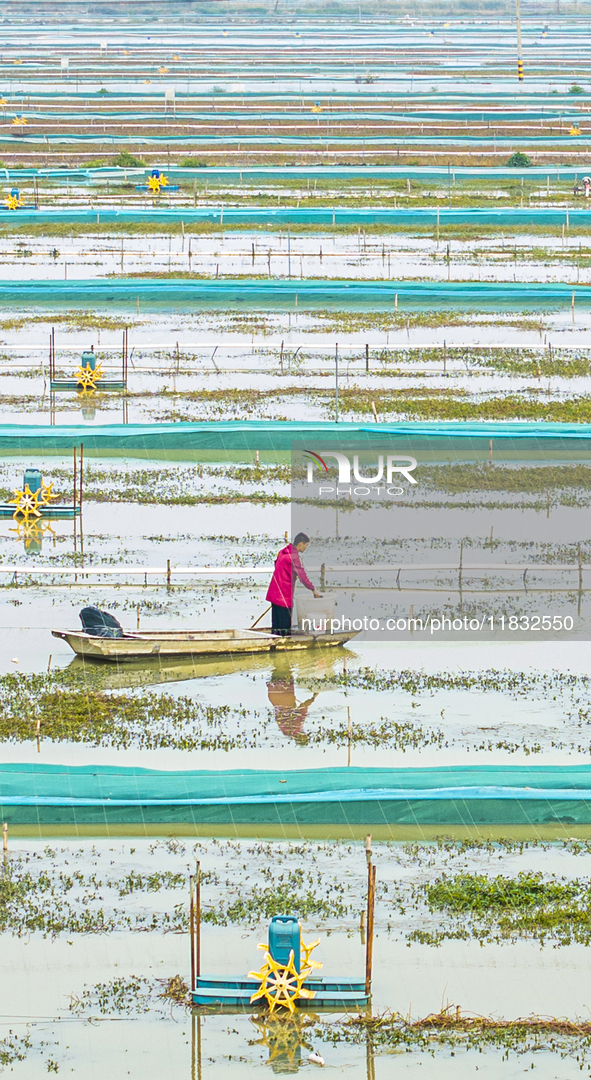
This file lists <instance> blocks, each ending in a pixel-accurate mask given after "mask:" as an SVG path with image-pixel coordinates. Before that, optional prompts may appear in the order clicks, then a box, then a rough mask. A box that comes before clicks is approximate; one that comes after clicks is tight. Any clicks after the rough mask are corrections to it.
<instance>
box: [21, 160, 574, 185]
mask: <svg viewBox="0 0 591 1080" xmlns="http://www.w3.org/2000/svg"><path fill="white" fill-rule="evenodd" d="M155 167H156V166H154V165H150V166H146V167H145V168H135V167H134V168H128V169H126V168H123V167H122V166H106V165H105V166H102V167H101V168H96V169H84V168H80V169H17V168H13V169H0V180H1V178H2V175H4V177H5V179H6V182H7V183H10V182H12V181H14V182H18V181H19V180H21V181H22V180H28V179H29V178H39V179H47V180H51V181H52V182H53V181H58V180H61V181H63V182H66V183H71V182H73V181H76V182H77V183H90V184H92V183H95V182H96V181H101V180H102V181H105V180H121V181H124V180H126V179H127V180H138V181H141V179H142V178H145V177H147V176H149V175H150V173H151V171H152V168H155ZM160 168H162V169H163V171H164V172H165V173H166V175H167V176H168V177H169V178H170V179H173V178H174V181H175V182H176V181H177V180H202V181H203V182H205V183H206V182H208V181H209V182H211V181H212V180H224V181H232V182H237V181H247V180H248V181H255V180H261V181H269V180H273V179H274V178H276V179H281V180H285V179H291V178H293V180H294V182H297V181H298V180H301V178H302V177H311V178H315V179H322V178H327V177H329V178H330V179H331V180H339V179H345V180H346V179H353V178H362V179H366V180H369V179H371V177H374V176H375V177H378V178H382V179H392V180H395V179H407V178H409V179H414V180H436V181H437V180H439V181H440V182H441V183H442V184H445V185H446V186H447V184H448V183H449V180H450V179H452V180H453V182H454V183H459V184H461V182H462V180H464V179H465V180H473V179H493V180H500V179H503V180H510V179H513V180H515V179H516V178H517V179H519V178H521V177H522V176H523V177H524V178H527V179H529V180H536V179H537V180H539V181H540V182H541V183H542V182H543V183H545V182H546V178H547V177H550V178H551V180H552V181H553V182H554V181H560V180H564V181H565V182H569V183H570V182H571V181H574V179H575V178H576V177H579V178H580V177H581V176H583V175H584V174H585V172H586V170H585V167H584V166H582V165H580V164H579V165H554V164H548V165H544V166H536V165H532V166H531V167H530V168H527V169H513V168H508V167H507V166H503V165H499V166H497V167H495V168H477V167H474V166H469V165H465V166H464V165H461V166H460V165H456V166H454V168H453V169H450V170H448V168H447V167H446V166H440V165H373V164H369V163H368V164H367V165H314V164H311V165H306V164H301V163H298V164H297V165H295V164H293V165H280V166H277V165H252V166H248V165H244V166H239V165H227V166H226V165H224V166H219V165H212V166H207V165H202V166H200V167H195V168H184V167H183V166H179V165H171V166H170V167H169V166H166V165H164V164H162V165H161V166H160ZM286 170H287V172H286Z"/></svg>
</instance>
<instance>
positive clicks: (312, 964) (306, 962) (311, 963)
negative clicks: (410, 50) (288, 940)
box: [300, 935, 322, 971]
mask: <svg viewBox="0 0 591 1080" xmlns="http://www.w3.org/2000/svg"><path fill="white" fill-rule="evenodd" d="M318 945H320V938H316V941H313V942H312V944H311V945H306V942H305V941H304V939H303V937H302V936H301V935H300V946H301V949H302V953H303V954H304V959H303V961H302V967H307V968H316V970H317V971H319V970H320V968H321V967H322V964H320V963H319V962H318V960H310V955H311V953H312V952H313V951H314V949H316V948H317V947H318Z"/></svg>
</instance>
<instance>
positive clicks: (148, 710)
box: [0, 670, 247, 750]
mask: <svg viewBox="0 0 591 1080" xmlns="http://www.w3.org/2000/svg"><path fill="white" fill-rule="evenodd" d="M246 716H247V711H246V710H245V709H231V708H230V707H229V706H226V705H222V706H217V707H213V706H206V705H202V704H200V703H199V702H195V701H193V700H192V699H191V698H187V697H184V698H183V697H181V698H175V697H172V696H170V695H168V694H157V693H150V692H148V693H146V692H142V691H141V690H140V691H131V692H128V693H116V692H114V691H104V690H102V689H101V688H100V672H96V673H95V672H90V671H85V672H84V676H83V678H80V676H78V675H76V674H72V673H70V672H68V671H67V670H66V671H55V672H51V673H50V674H46V675H27V674H22V673H21V674H13V673H12V672H11V673H10V674H8V675H4V676H2V677H0V741H5V742H30V741H34V740H35V739H37V738H40V739H50V740H52V741H55V742H64V741H67V742H73V743H78V742H81V743H86V744H88V745H90V746H116V747H118V748H125V747H129V746H139V747H143V748H144V749H158V748H162V747H174V748H176V749H183V750H195V749H200V750H204V749H210V750H213V749H223V750H229V749H230V748H232V747H237V746H243V745H244V743H245V740H244V739H243V737H242V736H241V734H240V733H239V721H240V720H241V719H243V718H245V717H246ZM231 720H234V721H235V722H238V730H237V731H236V733H235V734H233V735H231V734H228V733H227V732H226V730H225V729H226V725H227V724H228V722H229V721H231Z"/></svg>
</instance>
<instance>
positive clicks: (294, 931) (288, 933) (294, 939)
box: [269, 915, 301, 972]
mask: <svg viewBox="0 0 591 1080" xmlns="http://www.w3.org/2000/svg"><path fill="white" fill-rule="evenodd" d="M300 933H301V931H300V924H299V922H298V920H297V919H296V917H295V915H274V916H273V918H272V919H271V922H270V925H269V952H270V953H271V956H272V957H273V959H274V960H276V961H277V963H278V964H285V965H286V964H289V954H290V953H291V952H292V951H293V956H294V966H295V969H296V971H298V972H299V970H300Z"/></svg>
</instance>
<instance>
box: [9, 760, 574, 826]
mask: <svg viewBox="0 0 591 1080" xmlns="http://www.w3.org/2000/svg"><path fill="white" fill-rule="evenodd" d="M0 813H1V814H2V820H3V821H6V822H8V823H9V824H21V825H22V824H30V825H36V824H37V825H44V824H54V825H58V824H84V823H87V824H109V823H112V824H115V823H127V824H131V823H143V824H146V825H149V824H157V823H163V822H185V821H186V822H191V823H208V824H222V823H228V824H249V823H260V824H269V825H274V824H298V823H301V824H314V823H317V824H324V823H339V824H351V825H353V824H360V823H363V824H368V825H370V824H375V825H388V824H408V825H417V824H423V825H429V824H441V825H446V824H449V825H468V826H469V825H487V824H507V825H524V824H525V825H536V824H539V825H543V824H556V823H568V824H589V823H591V765H574V764H573V765H564V766H555V765H552V766H551V765H548V766H543V765H542V766H531V767H522V766H489V765H483V766H451V767H450V766H446V767H442V768H436V769H435V768H422V769H420V768H419V769H417V768H409V769H368V768H356V767H349V768H333V769H330V770H328V769H310V770H299V769H298V770H293V771H289V770H287V771H281V772H276V771H274V770H229V771H226V772H221V771H220V772H214V771H194V772H193V771H177V772H169V771H159V770H154V769H138V768H125V767H119V768H117V767H115V766H97V765H88V766H72V767H68V766H65V765H45V764H34V765H29V764H10V765H0Z"/></svg>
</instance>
